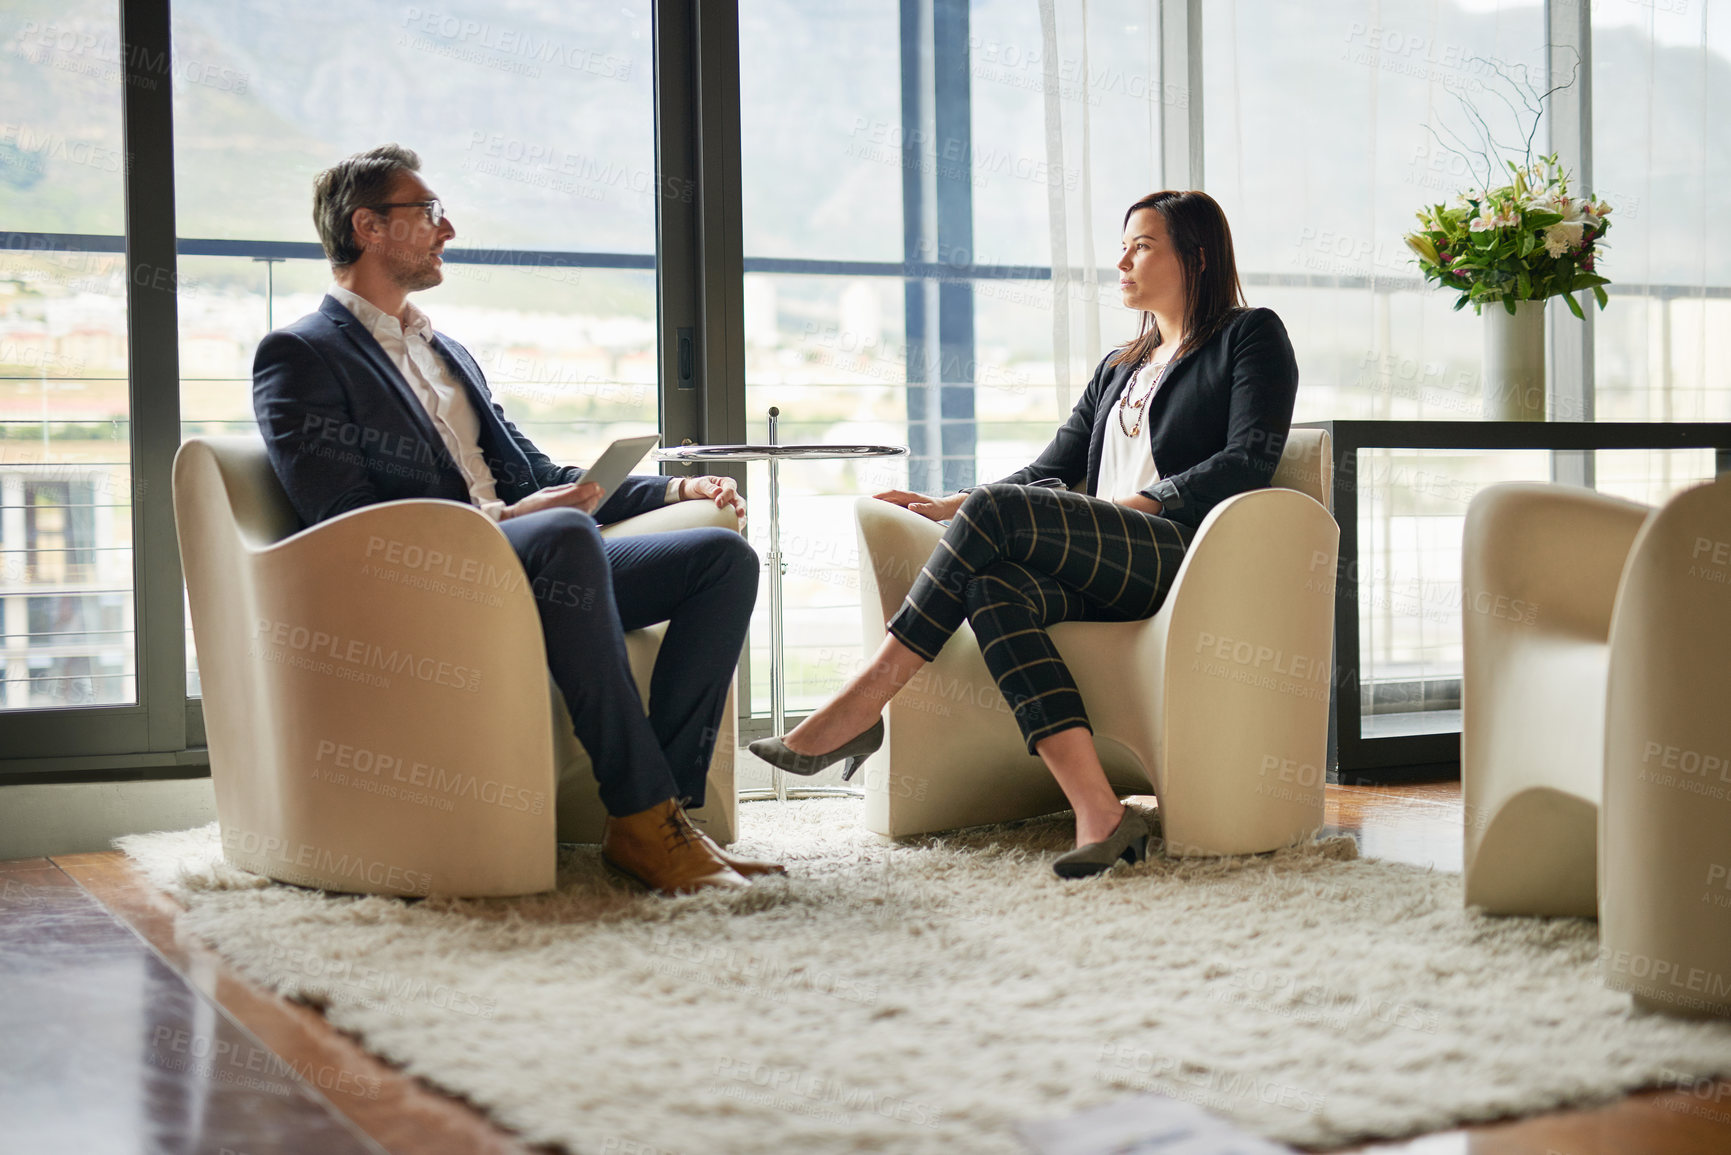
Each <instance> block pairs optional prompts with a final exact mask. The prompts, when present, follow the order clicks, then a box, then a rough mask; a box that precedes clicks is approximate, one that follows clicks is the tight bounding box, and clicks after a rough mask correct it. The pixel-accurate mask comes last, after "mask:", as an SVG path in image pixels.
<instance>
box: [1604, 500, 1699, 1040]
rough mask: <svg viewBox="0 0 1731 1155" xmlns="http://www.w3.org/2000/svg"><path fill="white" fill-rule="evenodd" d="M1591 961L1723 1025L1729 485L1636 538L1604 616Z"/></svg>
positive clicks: (1678, 508) (1661, 516)
mask: <svg viewBox="0 0 1731 1155" xmlns="http://www.w3.org/2000/svg"><path fill="white" fill-rule="evenodd" d="M1610 650H1611V661H1610V672H1609V677H1608V678H1607V690H1606V701H1607V706H1606V710H1605V794H1604V805H1603V806H1602V807H1601V808H1600V811H1599V847H1600V857H1599V958H1600V962H1601V964H1602V969H1603V972H1604V976H1605V982H1606V985H1608V986H1611V987H1613V988H1615V989H1617V990H1625V991H1629V992H1630V993H1632V994H1633V995H1634V996H1635V1001H1636V1002H1637V1003H1640V1004H1642V1005H1645V1006H1648V1007H1651V1008H1655V1009H1659V1010H1664V1011H1667V1012H1670V1013H1678V1014H1687V1015H1697V1014H1708V1015H1718V1016H1728V1017H1731V709H1728V708H1727V707H1728V705H1731V703H1728V702H1727V688H1728V684H1731V677H1728V672H1731V474H1720V475H1719V479H1718V480H1717V481H1716V482H1714V483H1713V484H1711V485H1703V486H1699V487H1697V488H1694V489H1690V490H1687V491H1685V492H1684V493H1680V494H1678V495H1677V496H1676V497H1674V498H1672V499H1671V500H1670V501H1669V502H1667V503H1666V504H1665V505H1664V506H1663V507H1662V508H1660V509H1659V510H1658V512H1656V513H1654V514H1653V515H1652V516H1651V517H1649V518H1648V519H1647V521H1646V523H1645V524H1644V525H1642V527H1641V532H1640V534H1639V536H1637V537H1636V539H1635V544H1634V546H1633V548H1632V549H1631V550H1630V553H1629V561H1628V564H1627V565H1626V566H1624V567H1623V583H1622V586H1621V587H1620V588H1619V590H1618V592H1617V608H1616V612H1615V613H1614V614H1612V616H1611V637H1610Z"/></svg>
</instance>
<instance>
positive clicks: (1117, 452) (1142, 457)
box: [1095, 361, 1167, 501]
mask: <svg viewBox="0 0 1731 1155" xmlns="http://www.w3.org/2000/svg"><path fill="white" fill-rule="evenodd" d="M1166 364H1167V362H1165V361H1160V362H1154V361H1149V362H1148V363H1147V364H1144V365H1143V366H1142V368H1140V369H1138V370H1137V371H1136V376H1135V377H1133V378H1132V379H1131V380H1130V383H1129V384H1128V385H1126V386H1124V392H1123V393H1121V394H1119V396H1118V399H1117V400H1115V401H1113V402H1112V412H1111V414H1110V415H1109V416H1108V417H1107V418H1106V437H1105V440H1104V442H1103V443H1102V444H1101V446H1100V481H1099V484H1098V486H1097V487H1096V489H1095V493H1096V495H1097V496H1099V497H1102V498H1105V499H1106V500H1107V501H1117V500H1119V499H1120V498H1125V497H1134V496H1135V495H1136V494H1138V493H1140V492H1142V491H1143V490H1144V489H1147V488H1148V487H1149V486H1150V485H1153V484H1154V483H1155V482H1156V481H1159V480H1160V469H1159V467H1158V466H1156V465H1155V464H1154V444H1153V440H1152V437H1153V434H1152V432H1151V428H1150V427H1151V425H1152V423H1151V422H1150V421H1149V420H1148V403H1144V404H1143V406H1142V408H1140V409H1129V408H1126V409H1119V403H1120V402H1122V401H1123V400H1124V399H1125V398H1126V397H1128V398H1129V399H1130V400H1132V401H1134V400H1136V399H1137V398H1139V397H1142V396H1144V395H1148V396H1149V398H1150V401H1152V395H1151V394H1150V392H1149V391H1150V390H1151V389H1156V388H1158V386H1156V385H1155V384H1154V383H1155V381H1156V380H1158V379H1159V377H1160V373H1161V371H1162V370H1164V369H1165V368H1166ZM1138 415H1140V416H1138ZM1138 421H1140V422H1141V428H1140V429H1136V426H1137V422H1138ZM1126 429H1136V436H1134V437H1131V436H1130V435H1129V434H1128V433H1127V432H1125V430H1126Z"/></svg>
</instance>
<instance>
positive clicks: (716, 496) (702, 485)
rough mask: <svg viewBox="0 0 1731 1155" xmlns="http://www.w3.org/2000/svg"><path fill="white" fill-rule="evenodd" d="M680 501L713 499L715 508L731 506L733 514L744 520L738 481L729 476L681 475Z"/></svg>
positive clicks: (742, 500)
mask: <svg viewBox="0 0 1731 1155" xmlns="http://www.w3.org/2000/svg"><path fill="white" fill-rule="evenodd" d="M679 500H680V501H713V502H714V503H715V508H717V509H728V508H730V507H731V508H732V510H733V513H734V516H736V517H738V518H739V520H741V521H744V520H745V498H743V497H741V496H739V482H737V481H735V480H733V478H731V477H707V476H706V477H682V478H680V479H679Z"/></svg>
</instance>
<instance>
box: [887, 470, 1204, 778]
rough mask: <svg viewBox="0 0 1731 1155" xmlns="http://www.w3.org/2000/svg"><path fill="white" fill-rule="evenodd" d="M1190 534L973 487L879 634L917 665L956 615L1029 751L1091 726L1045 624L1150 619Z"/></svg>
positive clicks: (1076, 501) (1034, 496) (1072, 500)
mask: <svg viewBox="0 0 1731 1155" xmlns="http://www.w3.org/2000/svg"><path fill="white" fill-rule="evenodd" d="M1194 534H1195V531H1194V530H1192V529H1191V528H1190V527H1188V526H1184V525H1180V524H1178V523H1177V522H1174V521H1168V520H1167V519H1166V518H1163V517H1156V516H1154V515H1152V514H1146V513H1138V512H1137V511H1135V510H1133V509H1128V508H1126V507H1125V506H1122V505H1118V504H1117V503H1116V502H1111V501H1104V500H1102V499H1100V498H1097V497H1089V496H1087V495H1086V494H1081V493H1072V492H1070V491H1069V490H1063V489H1049V488H1046V487H1043V486H1030V485H1012V484H1006V483H998V484H994V485H985V486H981V487H980V488H978V489H975V490H974V491H973V492H972V493H970V494H969V495H968V497H967V500H966V501H964V502H963V503H962V508H961V510H960V512H958V513H957V514H956V517H955V520H954V521H952V522H951V523H950V527H949V529H948V530H947V531H945V533H944V536H943V539H942V540H941V541H939V542H938V548H937V549H935V550H933V551H932V556H931V557H930V558H928V559H927V560H926V564H925V565H923V566H921V567H920V573H919V576H918V577H917V578H915V579H914V584H913V588H912V589H910V590H909V591H908V596H907V598H906V599H904V600H903V602H902V606H901V609H899V610H897V611H896V614H895V616H894V617H893V618H891V619H890V621H889V624H888V629H889V632H890V633H891V634H893V635H894V636H895V637H896V638H897V639H898V640H899V641H900V642H901V643H902V644H903V645H905V646H907V647H908V649H910V650H912V651H913V652H914V653H916V654H918V655H919V656H920V657H922V658H924V659H925V660H926V661H928V662H929V661H932V660H934V659H935V658H936V657H937V655H938V651H939V650H940V649H942V648H943V645H944V643H945V642H947V641H948V640H949V638H950V635H951V634H953V633H955V632H956V630H957V629H958V628H960V626H961V624H962V620H963V619H964V618H966V619H967V620H968V621H969V622H971V623H972V624H973V627H974V634H975V636H976V637H978V639H979V642H980V653H981V654H982V655H983V656H984V657H985V659H986V666H987V668H988V669H990V670H991V671H992V677H993V678H995V679H996V680H997V683H998V689H999V690H1000V691H1001V692H1002V693H1003V695H1004V699H1005V700H1006V701H1008V702H1009V704H1010V708H1011V710H1012V711H1013V713H1014V715H1015V718H1016V724H1017V725H1018V726H1020V727H1021V729H1022V736H1023V738H1025V739H1026V740H1027V743H1028V752H1029V753H1033V752H1034V744H1035V743H1036V742H1038V741H1040V740H1041V739H1042V738H1046V737H1049V736H1050V735H1052V734H1056V733H1058V732H1059V731H1061V730H1068V729H1071V728H1072V727H1075V726H1083V727H1087V728H1088V729H1090V730H1092V729H1093V727H1092V726H1090V725H1089V723H1088V713H1087V711H1086V710H1085V709H1083V706H1082V695H1081V694H1080V693H1079V692H1078V691H1077V689H1076V681H1075V679H1074V678H1072V677H1071V676H1070V671H1069V669H1068V667H1066V666H1065V665H1064V660H1063V659H1062V658H1060V657H1059V656H1058V651H1057V649H1056V648H1055V647H1054V646H1053V645H1052V639H1051V635H1049V634H1048V633H1047V632H1046V627H1047V626H1050V625H1053V624H1054V623H1057V622H1063V621H1084V622H1129V621H1136V620H1137V619H1139V618H1148V617H1152V616H1154V613H1155V612H1156V611H1157V610H1159V608H1160V603H1161V602H1163V601H1165V599H1166V594H1167V591H1168V590H1170V589H1171V588H1172V580H1173V578H1175V577H1176V576H1177V574H1178V566H1179V563H1180V562H1182V561H1183V560H1184V551H1185V550H1186V549H1187V548H1188V547H1189V545H1190V540H1191V538H1192V537H1193V536H1194Z"/></svg>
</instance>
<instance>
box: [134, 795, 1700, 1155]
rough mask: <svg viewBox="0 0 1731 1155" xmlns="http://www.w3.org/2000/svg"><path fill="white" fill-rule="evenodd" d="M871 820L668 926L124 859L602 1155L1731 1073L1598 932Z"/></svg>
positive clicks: (794, 825)
mask: <svg viewBox="0 0 1731 1155" xmlns="http://www.w3.org/2000/svg"><path fill="white" fill-rule="evenodd" d="M859 805H860V803H859V802H858V801H857V800H853V799H820V800H811V801H803V802H796V803H791V804H789V805H787V806H785V807H778V806H775V805H771V804H768V803H759V804H753V805H749V806H745V807H742V808H741V815H742V823H743V827H744V831H745V834H746V835H747V838H746V840H745V841H744V842H742V843H741V849H742V850H744V851H745V852H754V851H755V852H760V853H763V854H766V855H767V854H775V855H777V856H778V857H780V858H782V859H783V860H785V861H787V862H788V863H789V866H790V869H791V872H792V873H791V876H790V877H788V878H786V879H770V880H765V881H760V882H758V883H756V884H754V885H753V886H752V887H751V888H750V889H749V890H747V891H742V892H735V893H729V894H725V895H720V896H693V897H688V898H680V899H671V900H670V899H661V898H655V897H651V896H648V895H645V894H643V893H641V892H640V891H638V890H637V889H635V888H634V887H633V886H631V885H629V884H627V883H624V882H622V881H620V880H618V879H617V878H615V877H614V876H612V875H610V874H609V873H608V872H607V871H606V870H605V869H604V868H603V867H602V865H601V863H600V861H599V855H598V852H597V851H596V849H595V848H592V847H583V848H575V849H571V850H569V851H568V852H567V854H566V856H565V858H564V860H563V864H562V871H561V876H560V885H559V889H558V890H557V891H555V892H553V893H550V894H547V895H543V896H539V897H533V898H523V899H510V900H485V901H447V900H427V901H422V902H405V901H399V900H395V899H383V898H356V897H343V896H326V895H324V894H320V893H318V892H313V891H306V890H300V889H297V888H294V887H289V886H282V885H276V884H271V883H267V882H266V881H265V880H263V879H260V878H258V877H256V876H253V875H249V874H245V873H243V872H241V871H238V870H235V869H234V868H232V867H229V866H227V865H226V864H224V863H223V861H222V859H221V856H220V853H219V849H218V843H217V838H216V828H215V827H214V825H213V826H211V827H207V828H204V829H201V830H192V831H186V832H182V833H172V834H153V835H142V836H136V837H132V838H127V839H124V840H122V842H121V846H122V848H123V849H124V850H125V851H126V852H127V853H128V854H130V855H132V857H133V858H135V859H136V860H137V861H138V862H139V863H140V864H141V865H142V866H143V867H144V869H145V871H146V872H147V874H148V875H149V877H150V878H151V879H152V880H153V881H154V882H155V883H156V884H158V885H160V886H163V887H165V888H166V889H168V890H169V891H171V892H172V893H173V894H174V895H175V896H176V897H177V898H178V899H179V900H180V901H181V902H183V903H184V904H185V905H186V907H187V910H186V913H185V914H184V915H183V916H182V921H183V924H184V928H185V929H186V930H187V931H190V932H191V933H193V934H196V935H198V936H200V937H202V938H204V939H206V940H208V941H210V942H211V943H212V944H214V945H215V947H216V949H217V950H219V951H220V952H221V953H222V954H223V955H224V956H225V957H227V958H228V959H230V960H231V961H232V962H233V963H234V964H235V965H236V966H238V967H239V968H240V969H241V970H242V971H244V972H245V973H246V974H247V975H248V976H250V977H251V978H253V979H255V980H256V981H258V982H260V983H262V984H264V985H265V986H268V987H271V988H273V989H275V990H278V991H280V992H282V993H283V994H285V995H288V996H291V997H294V998H298V999H303V1000H305V1001H308V1002H311V1003H314V1004H317V1005H320V1006H322V1007H323V1008H324V1010H325V1013H326V1015H327V1016H328V1017H329V1019H330V1021H331V1022H332V1023H333V1024H335V1025H336V1026H337V1027H339V1028H341V1029H342V1030H344V1031H348V1032H351V1033H353V1034H354V1035H356V1036H358V1037H359V1038H360V1039H361V1040H362V1041H363V1043H364V1044H365V1046H366V1047H367V1048H368V1049H369V1050H371V1051H374V1052H375V1053H377V1054H379V1055H381V1056H383V1057H385V1058H386V1059H388V1060H390V1061H392V1062H394V1063H397V1064H399V1065H401V1066H402V1067H403V1068H404V1069H406V1070H407V1071H409V1072H411V1073H412V1074H414V1075H417V1076H419V1077H421V1078H423V1079H425V1080H427V1081H428V1082H430V1083H433V1084H436V1085H438V1086H440V1087H443V1088H446V1089H447V1090H449V1091H451V1092H454V1093H456V1094H458V1095H461V1096H463V1097H464V1098H466V1099H468V1100H470V1101H471V1102H473V1103H475V1104H477V1105H479V1106H480V1107H481V1108H483V1109H484V1110H486V1111H487V1112H488V1113H490V1114H491V1116H492V1117H493V1118H494V1119H495V1120H497V1121H498V1122H499V1123H501V1124H503V1125H504V1126H506V1127H509V1128H511V1129H513V1130H515V1131H517V1132H519V1133H521V1134H522V1135H523V1137H524V1138H525V1139H527V1140H529V1141H530V1142H534V1143H548V1144H555V1145H559V1146H562V1147H564V1148H566V1149H568V1150H571V1151H577V1152H596V1153H603V1152H605V1153H624V1152H640V1153H660V1152H684V1153H696V1152H723V1153H730V1152H739V1153H747V1152H749V1153H753V1155H756V1153H759V1152H765V1151H774V1152H784V1151H785V1152H791V1151H798V1152H808V1151H809V1152H831V1151H894V1152H898V1153H905V1152H943V1153H944V1155H955V1153H956V1152H1006V1153H1007V1152H1015V1151H1019V1150H1022V1148H1021V1147H1020V1145H1019V1143H1018V1142H1017V1140H1016V1139H1015V1137H1014V1133H1013V1130H1012V1129H1013V1126H1014V1124H1015V1123H1017V1122H1018V1121H1022V1120H1028V1119H1036V1118H1042V1117H1050V1116H1058V1115H1064V1114H1068V1113H1071V1112H1075V1111H1078V1110H1081V1109H1084V1108H1087V1107H1091V1106H1094V1105H1097V1104H1100V1103H1103V1102H1107V1101H1110V1100H1113V1099H1116V1098H1119V1097H1122V1096H1126V1095H1131V1094H1137V1093H1141V1092H1146V1091H1155V1092H1161V1093H1165V1094H1169V1095H1172V1096H1176V1097H1179V1098H1182V1099H1186V1100H1189V1101H1191V1102H1195V1103H1198V1104H1200V1105H1202V1106H1204V1107H1206V1108H1208V1109H1209V1110H1212V1111H1215V1112H1217V1113H1219V1114H1221V1115H1224V1116H1226V1117H1228V1118H1230V1119H1232V1120H1234V1121H1236V1122H1237V1123H1239V1124H1240V1125H1242V1126H1244V1127H1246V1128H1248V1129H1250V1130H1252V1131H1255V1132H1258V1133H1260V1134H1263V1135H1266V1136H1269V1137H1271V1138H1274V1139H1279V1140H1283V1141H1286V1142H1289V1143H1295V1144H1302V1145H1307V1146H1328V1145H1338V1144H1342V1143H1346V1142H1349V1141H1352V1140H1357V1139H1365V1138H1370V1137H1379V1136H1382V1137H1396V1136H1403V1135H1409V1134H1414V1133H1418V1132H1426V1131H1433V1130H1437V1129H1440V1128H1444V1127H1447V1126H1449V1125H1451V1124H1457V1123H1460V1122H1463V1121H1468V1120H1481V1119H1491V1118H1497V1117H1500V1116H1509V1115H1522V1114H1528V1113H1531V1112H1536V1111H1542V1110H1545V1109H1547V1108H1554V1107H1559V1106H1563V1105H1566V1104H1582V1103H1589V1102H1593V1101H1596V1100H1603V1099H1606V1098H1609V1097H1612V1096H1615V1095H1617V1094H1619V1093H1621V1092H1626V1091H1628V1090H1631V1089H1633V1088H1637V1087H1641V1086H1645V1085H1652V1084H1658V1083H1663V1082H1670V1083H1675V1082H1676V1081H1677V1080H1679V1079H1681V1078H1685V1077H1690V1076H1706V1075H1731V1024H1728V1023H1715V1024H1689V1023H1682V1022H1674V1021H1670V1020H1667V1019H1664V1018H1661V1017H1657V1016H1650V1015H1644V1014H1638V1013H1635V1012H1633V1011H1632V1010H1631V1009H1630V1005H1629V1000H1628V998H1627V997H1626V996H1624V995H1619V994H1615V993H1612V992H1608V991H1606V990H1604V989H1603V988H1602V987H1601V985H1600V982H1599V978H1598V974H1597V970H1596V966H1595V953H1596V950H1597V937H1596V933H1595V929H1594V925H1593V924H1592V923H1590V922H1582V921H1577V920H1540V919H1518V918H1495V919H1493V918H1487V917H1483V916H1481V915H1478V914H1476V913H1473V912H1469V911H1466V910H1463V909H1462V906H1461V883H1460V878H1459V877H1458V876H1456V875H1452V874H1438V873H1434V872H1429V871H1425V870H1421V869H1417V868H1414V867H1409V866H1403V865H1397V864H1391V863H1383V862H1376V861H1365V860H1359V859H1358V858H1357V856H1356V852H1355V848H1354V845H1353V843H1352V842H1351V841H1350V840H1348V839H1342V838H1337V839H1331V840H1327V841H1323V842H1320V843H1318V844H1316V845H1313V846H1308V847H1304V848H1299V849H1294V850H1289V851H1284V852H1282V853H1279V854H1274V855H1265V856H1260V857H1253V858H1243V859H1234V860H1227V861H1198V862H1180V861H1170V860H1164V859H1160V858H1156V859H1154V860H1153V861H1151V862H1147V863H1144V864H1142V865H1140V866H1137V867H1135V868H1125V867H1120V868H1119V869H1118V870H1116V871H1114V872H1113V873H1112V874H1110V875H1108V876H1105V877H1103V878H1095V879H1090V880H1086V881H1082V882H1063V881H1061V880H1059V879H1058V878H1056V877H1054V876H1053V875H1052V873H1051V870H1050V869H1049V867H1048V865H1047V864H1048V863H1049V861H1050V859H1051V857H1052V856H1053V854H1055V853H1056V852H1058V851H1060V850H1062V849H1064V848H1065V847H1066V846H1067V845H1068V839H1069V837H1070V831H1071V825H1070V822H1069V820H1068V817H1067V816H1065V817H1054V818H1048V819H1040V820H1035V821H1032V822H1028V823H1022V824H1017V825H1012V826H1005V827H993V828H988V829H983V830H976V831H970V832H966V833H963V834H957V835H951V836H947V837H940V838H931V839H924V840H920V841H917V842H913V843H904V844H890V843H887V842H885V841H883V840H881V839H879V838H877V837H876V836H874V835H871V834H868V833H865V832H864V831H862V830H861V829H860V828H859V826H858V822H857V819H858V808H859Z"/></svg>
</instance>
